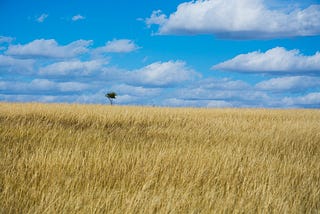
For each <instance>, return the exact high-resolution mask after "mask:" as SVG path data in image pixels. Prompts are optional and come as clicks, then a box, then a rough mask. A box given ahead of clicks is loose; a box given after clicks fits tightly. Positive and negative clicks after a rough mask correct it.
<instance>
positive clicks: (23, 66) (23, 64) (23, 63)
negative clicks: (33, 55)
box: [0, 55, 35, 73]
mask: <svg viewBox="0 0 320 214" xmlns="http://www.w3.org/2000/svg"><path fill="white" fill-rule="evenodd" d="M34 64H35V61H34V60H32V59H15V58H13V57H11V56H4V55H0V71H2V72H10V73H26V72H27V73H30V72H32V71H33V70H34Z"/></svg>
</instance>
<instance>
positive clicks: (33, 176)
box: [0, 103, 320, 213]
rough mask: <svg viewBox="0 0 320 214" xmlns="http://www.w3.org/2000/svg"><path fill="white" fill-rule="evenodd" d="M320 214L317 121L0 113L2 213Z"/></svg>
mask: <svg viewBox="0 0 320 214" xmlns="http://www.w3.org/2000/svg"><path fill="white" fill-rule="evenodd" d="M105 212H108V213H154V212H157V213H158V212H159V213H232V212H234V213H261V212H264V213H319V212H320V111H319V110H264V109H257V110H253V109H191V108H181V109H174V108H152V107H126V106H122V107H120V106H112V107H110V106H102V105H67V104H9V103H0V213H105Z"/></svg>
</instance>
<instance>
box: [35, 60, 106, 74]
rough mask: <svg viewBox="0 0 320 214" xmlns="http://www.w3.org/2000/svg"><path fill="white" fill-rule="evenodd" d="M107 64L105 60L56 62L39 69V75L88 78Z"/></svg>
mask: <svg viewBox="0 0 320 214" xmlns="http://www.w3.org/2000/svg"><path fill="white" fill-rule="evenodd" d="M107 63H108V62H107V61H105V60H91V61H84V62H83V61H80V60H71V61H63V62H56V63H53V64H50V65H48V66H46V67H43V68H40V69H39V73H40V74H42V75H50V76H68V75H74V76H88V75H92V74H93V73H94V72H97V71H100V70H102V69H103V65H105V64H107Z"/></svg>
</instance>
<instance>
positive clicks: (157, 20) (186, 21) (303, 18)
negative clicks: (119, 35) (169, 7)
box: [146, 0, 320, 39]
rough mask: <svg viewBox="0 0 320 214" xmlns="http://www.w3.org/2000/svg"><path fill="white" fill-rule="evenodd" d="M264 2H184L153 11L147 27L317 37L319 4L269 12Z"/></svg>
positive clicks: (166, 30)
mask: <svg viewBox="0 0 320 214" xmlns="http://www.w3.org/2000/svg"><path fill="white" fill-rule="evenodd" d="M265 2H266V1H263V0H200V1H191V2H185V3H182V4H180V5H179V6H178V8H177V10H176V11H175V12H174V13H172V14H170V16H169V17H168V18H167V16H166V15H164V14H162V13H161V12H160V11H154V12H153V13H152V15H151V17H150V18H147V19H146V24H147V25H148V26H150V25H152V24H155V25H159V34H214V35H217V36H218V37H223V38H238V39H261V38H262V39H263V38H278V37H294V36H309V35H319V34H320V22H319V20H320V5H311V6H309V7H307V8H305V9H295V10H292V9H291V10H290V9H287V8H281V9H270V8H268V7H267V5H266V4H265Z"/></svg>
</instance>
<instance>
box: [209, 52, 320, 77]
mask: <svg viewBox="0 0 320 214" xmlns="http://www.w3.org/2000/svg"><path fill="white" fill-rule="evenodd" d="M212 69H214V70H225V71H238V72H265V73H267V72H276V73H281V72H282V73H303V72H319V71H320V52H317V53H315V55H312V56H305V55H302V54H301V53H300V52H299V50H289V51H288V50H286V49H285V48H283V47H276V48H273V49H270V50H268V51H266V52H265V53H262V52H260V51H255V52H251V53H247V54H240V55H238V56H236V57H234V58H233V59H230V60H227V61H225V62H222V63H220V64H217V65H215V66H213V67H212Z"/></svg>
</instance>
